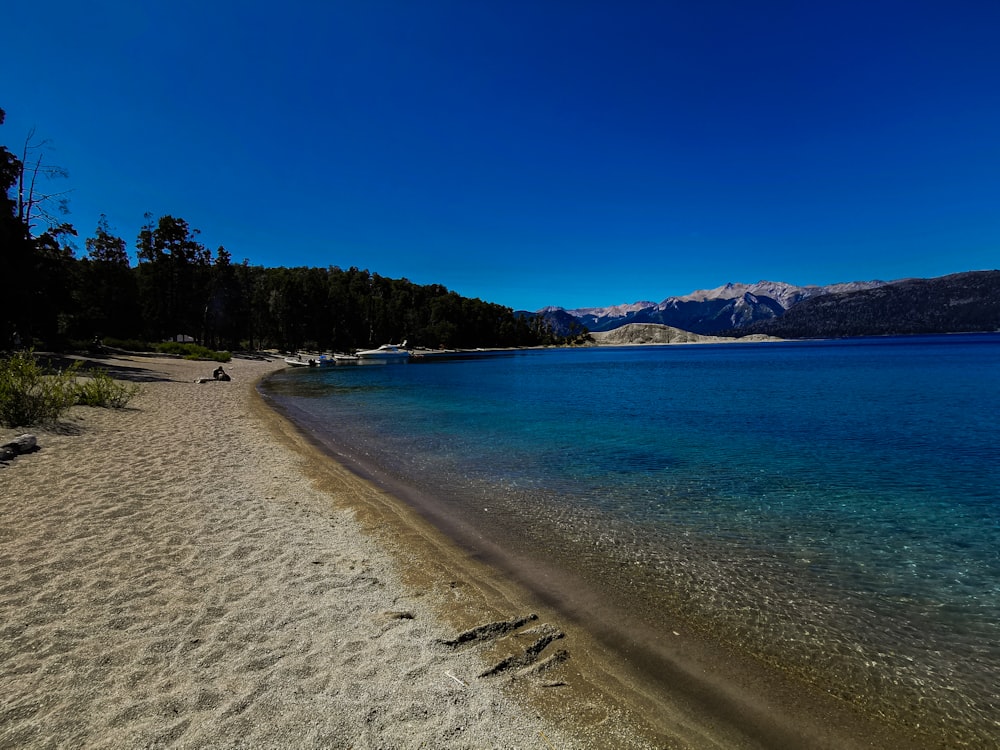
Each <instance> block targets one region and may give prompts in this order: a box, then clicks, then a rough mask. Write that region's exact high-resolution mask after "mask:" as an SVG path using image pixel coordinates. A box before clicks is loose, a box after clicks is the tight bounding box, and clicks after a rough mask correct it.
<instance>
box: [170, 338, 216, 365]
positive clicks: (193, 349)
mask: <svg viewBox="0 0 1000 750" xmlns="http://www.w3.org/2000/svg"><path fill="white" fill-rule="evenodd" d="M156 351H158V352H160V353H161V354H175V355H177V356H180V357H184V359H207V360H211V361H213V362H228V361H229V360H230V359H232V355H231V354H230V353H229V352H217V351H213V350H212V349H209V348H208V347H206V346H202V345H201V344H182V343H180V342H177V341H164V342H163V343H162V344H157V345H156Z"/></svg>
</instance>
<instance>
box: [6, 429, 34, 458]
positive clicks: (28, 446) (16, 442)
mask: <svg viewBox="0 0 1000 750" xmlns="http://www.w3.org/2000/svg"><path fill="white" fill-rule="evenodd" d="M37 450H38V438H36V437H35V436H34V435H18V436H17V437H16V438H14V439H13V440H11V441H10V442H9V443H4V444H3V445H0V461H10V460H11V459H12V458H16V457H17V456H20V455H21V454H22V453H34V452H35V451H37Z"/></svg>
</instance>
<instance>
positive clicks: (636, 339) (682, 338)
mask: <svg viewBox="0 0 1000 750" xmlns="http://www.w3.org/2000/svg"><path fill="white" fill-rule="evenodd" d="M590 335H591V338H592V339H593V340H594V343H596V344H598V345H599V346H624V345H634V344H725V343H732V342H734V341H748V340H751V341H765V340H770V339H771V337H770V336H761V335H751V336H746V337H744V338H740V339H733V338H725V337H722V336H705V335H702V334H698V333H691V332H690V331H682V330H681V329H680V328H673V327H671V326H664V325H659V324H656V323H627V324H626V325H623V326H620V327H618V328H615V329H614V330H611V331H596V332H594V333H591V334H590ZM774 340H777V339H774Z"/></svg>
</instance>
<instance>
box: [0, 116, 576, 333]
mask: <svg viewBox="0 0 1000 750" xmlns="http://www.w3.org/2000/svg"><path fill="white" fill-rule="evenodd" d="M3 120H4V111H3V110H2V109H0V125H2V124H3ZM32 138H33V133H32V134H29V136H28V139H27V140H26V142H25V144H24V148H23V149H22V150H21V156H20V158H19V157H18V156H17V155H15V154H14V153H13V152H11V151H10V150H9V149H7V148H6V147H4V146H0V267H2V268H3V269H4V273H3V281H2V282H0V283H2V285H3V288H4V294H3V306H2V312H0V350H2V349H9V348H21V347H28V346H32V347H36V348H46V349H52V350H56V349H67V348H74V347H79V346H83V345H87V344H88V343H90V342H93V341H95V340H99V341H102V342H105V343H118V344H119V345H131V346H133V347H135V346H140V345H142V344H143V343H148V342H161V341H166V340H171V339H176V338H177V337H185V338H187V337H190V338H191V339H194V340H195V341H197V342H198V343H200V344H202V345H204V346H207V347H209V348H212V349H217V350H233V351H235V350H259V349H268V348H276V349H281V350H296V349H307V350H332V351H350V350H353V349H356V348H361V347H369V346H374V345H378V344H383V343H387V342H394V343H399V342H401V341H403V340H404V339H405V340H407V341H408V343H409V345H410V346H419V347H427V348H440V347H443V348H475V347H517V346H535V345H540V344H553V343H563V342H564V340H565V339H563V338H562V337H560V336H557V335H556V334H555V333H553V331H552V329H551V328H550V327H549V326H548V324H547V323H546V322H545V321H544V320H543V319H541V318H536V317H533V316H528V317H525V316H518V315H516V314H515V313H514V311H513V310H511V309H510V308H508V307H503V306H501V305H497V304H493V303H490V302H484V301H482V300H479V299H470V298H467V297H462V296H460V295H458V294H456V293H455V292H452V291H449V290H448V289H446V288H445V287H443V286H440V285H436V284H431V285H418V284H414V283H412V282H410V281H408V280H406V279H390V278H385V277H382V276H379V275H378V274H376V273H371V272H369V271H368V270H361V269H358V268H349V269H346V270H344V269H341V268H338V267H336V266H331V267H328V268H305V267H299V268H284V267H281V268H265V267H262V266H253V265H250V264H249V262H248V261H244V262H242V263H233V261H232V257H231V255H230V253H229V252H228V251H227V250H226V249H225V247H219V248H217V249H216V250H215V251H214V252H213V251H211V250H210V249H209V248H206V247H205V246H204V245H203V244H201V243H200V242H199V241H198V231H197V230H196V229H193V228H192V227H190V226H189V225H188V223H187V222H186V221H185V220H184V219H182V218H179V217H174V216H170V215H164V216H160V217H159V218H156V219H154V217H153V216H152V215H151V214H146V216H145V222H144V225H143V227H142V229H141V230H140V232H139V235H138V237H136V238H135V244H134V249H135V257H136V263H135V265H132V264H131V262H130V256H129V252H128V249H127V248H128V245H127V244H126V240H125V239H124V238H122V237H118V236H116V235H115V233H114V231H113V230H112V228H111V226H110V223H109V221H108V219H107V217H106V216H104V215H102V216H101V218H100V219H99V221H98V222H97V226H96V227H95V229H94V231H93V233H92V234H91V236H88V237H86V238H85V240H84V250H85V254H84V255H82V257H77V249H76V248H75V242H76V240H75V239H74V238H76V237H77V236H78V234H77V230H76V228H75V227H74V226H72V225H71V224H69V223H66V222H64V221H60V219H61V218H63V217H64V216H65V214H66V212H67V211H66V203H65V196H64V195H62V194H60V193H58V192H55V193H53V192H47V191H46V190H44V189H43V188H44V186H47V184H48V181H49V180H51V179H52V178H55V177H59V176H60V175H62V174H64V171H63V170H61V169H60V168H59V167H54V166H51V165H48V164H46V163H45V161H44V149H43V148H41V147H40V145H41V142H33V141H32Z"/></svg>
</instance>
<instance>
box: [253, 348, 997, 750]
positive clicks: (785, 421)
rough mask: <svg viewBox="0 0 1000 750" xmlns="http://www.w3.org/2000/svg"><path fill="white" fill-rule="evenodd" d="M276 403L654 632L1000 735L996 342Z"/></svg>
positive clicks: (440, 379) (366, 380)
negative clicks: (670, 629) (670, 627)
mask: <svg viewBox="0 0 1000 750" xmlns="http://www.w3.org/2000/svg"><path fill="white" fill-rule="evenodd" d="M265 391H266V393H267V394H268V395H269V396H270V397H271V398H273V399H275V400H276V401H278V402H279V403H280V404H281V405H282V406H283V407H285V409H286V410H287V411H288V413H289V414H290V415H291V416H292V417H293V418H295V419H297V421H300V422H301V423H302V424H303V425H304V426H306V427H307V428H308V429H312V430H318V431H320V432H321V433H324V434H325V435H326V436H327V437H329V438H331V439H333V440H335V442H337V444H338V445H340V446H341V447H342V448H344V449H346V450H347V451H349V452H351V453H353V454H354V455H355V456H356V457H358V458H360V459H362V460H363V461H365V462H367V463H369V464H371V465H377V466H380V467H382V468H383V469H384V470H385V471H386V472H388V473H390V474H392V475H393V476H395V477H397V478H398V479H400V480H402V481H406V482H409V483H412V484H413V485H414V486H417V487H420V488H422V489H423V490H424V491H426V492H428V493H430V494H432V495H434V496H435V497H436V498H438V499H439V501H440V502H441V503H442V504H443V505H444V506H446V507H447V508H448V512H453V513H454V514H456V515H458V516H460V517H462V518H464V519H466V520H467V521H468V522H469V523H472V524H474V525H475V526H476V528H477V529H480V530H481V531H482V532H483V533H484V534H485V535H487V536H490V537H492V538H495V539H496V540H497V541H498V542H500V543H502V544H505V545H509V546H512V547H520V549H521V550H522V551H524V552H525V553H527V554H535V555H551V556H553V557H554V558H558V559H559V560H561V561H562V563H563V564H566V565H572V566H573V567H574V568H575V569H578V570H580V571H583V572H584V573H585V574H586V575H587V576H588V577H589V578H591V579H592V580H593V581H594V582H595V583H596V584H597V585H598V587H601V586H604V587H605V590H608V591H612V590H613V591H615V596H616V597H617V598H618V599H619V600H622V599H623V598H624V600H623V601H619V603H623V604H626V605H627V604H630V602H629V601H627V600H628V599H629V597H631V598H632V599H634V602H631V603H632V604H635V606H636V610H637V611H645V612H647V613H654V614H653V615H652V616H651V617H650V618H647V619H650V620H651V621H652V620H655V612H656V611H657V608H669V609H670V611H671V613H672V614H673V615H676V616H680V617H682V618H684V619H685V620H687V621H689V622H691V623H696V624H698V626H699V627H701V628H703V629H708V630H710V631H711V632H712V633H714V634H715V635H717V636H718V637H719V638H721V639H723V640H725V641H727V642H729V643H731V644H736V645H738V646H739V647H740V648H742V649H745V650H747V651H749V652H751V653H753V654H755V655H757V656H759V657H761V658H764V659H767V660H769V661H772V662H775V663H778V664H779V665H780V666H781V667H782V668H784V669H786V670H789V671H792V672H794V673H797V674H799V675H801V676H802V677H803V678H805V679H811V680H813V681H815V682H817V683H818V684H822V685H823V686H824V689H827V690H829V691H830V692H833V693H835V694H838V695H841V696H844V697H847V698H849V699H850V700H852V701H856V702H860V703H863V704H864V705H865V707H866V708H867V710H869V711H872V712H874V713H876V714H884V715H886V716H887V717H897V716H898V714H899V713H900V712H902V713H903V714H904V720H907V721H917V720H919V721H921V722H923V725H924V726H927V725H928V724H930V725H932V726H934V725H936V726H938V727H940V728H943V730H944V731H946V732H947V733H949V734H951V735H953V736H954V737H956V739H964V740H967V741H969V742H971V743H972V744H983V745H984V746H988V745H989V744H990V743H991V742H992V741H993V740H994V739H995V738H996V737H997V736H1000V724H998V721H1000V696H998V688H997V687H996V682H997V678H996V675H998V674H1000V545H998V541H1000V460H998V459H1000V448H998V441H1000V436H998V434H997V418H998V416H1000V335H998V334H986V335H962V336H939V337H909V338H882V339H859V340H847V341H836V342H796V343H779V344H746V345H742V344H731V345H719V346H715V345H712V346H704V345H702V346H672V347H626V348H605V347H601V348H587V349H569V350H544V351H526V352H517V353H503V354H489V355H479V356H470V357H465V358H447V357H427V358H422V359H420V360H414V361H412V362H410V363H409V364H406V365H389V366H363V367H337V368H330V369H324V370H319V371H316V370H313V371H302V370H295V371H288V372H282V373H281V374H279V375H278V376H276V377H275V378H273V379H272V380H271V381H270V382H269V383H268V384H267V385H266V386H265ZM909 713H912V716H907V714H909ZM914 717H918V718H914Z"/></svg>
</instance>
